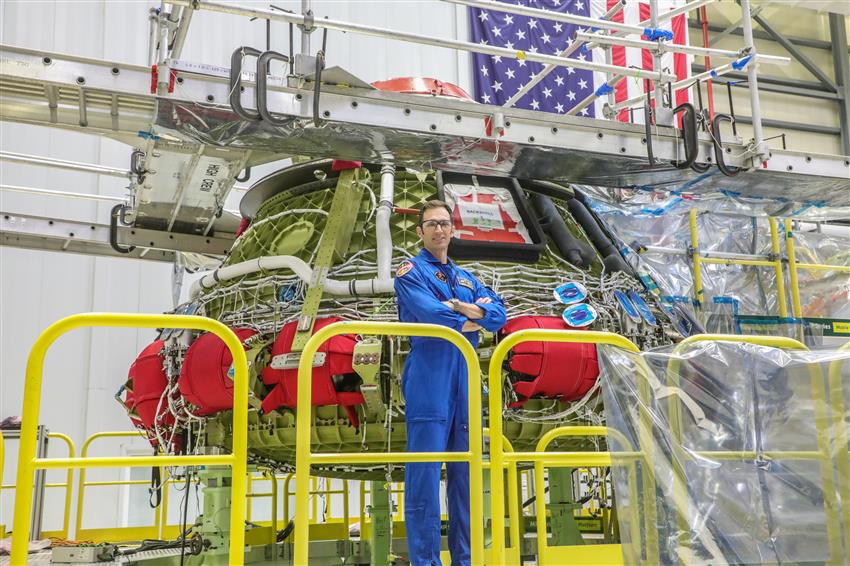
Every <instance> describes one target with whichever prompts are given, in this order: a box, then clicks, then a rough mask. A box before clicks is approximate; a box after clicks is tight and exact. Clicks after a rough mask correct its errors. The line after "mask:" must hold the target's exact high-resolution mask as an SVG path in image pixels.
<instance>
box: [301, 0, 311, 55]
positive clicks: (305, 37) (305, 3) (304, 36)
mask: <svg viewBox="0 0 850 566" xmlns="http://www.w3.org/2000/svg"><path fill="white" fill-rule="evenodd" d="M308 13H310V0H301V14H302V15H303V19H302V22H301V27H300V29H301V54H302V55H309V54H310V34H311V33H313V29H312V28H310V29H309V30H307V29H306V27H305V26H304V22H305V21H306V19H307V18H306V16H307V14H308ZM311 19H312V18H311Z"/></svg>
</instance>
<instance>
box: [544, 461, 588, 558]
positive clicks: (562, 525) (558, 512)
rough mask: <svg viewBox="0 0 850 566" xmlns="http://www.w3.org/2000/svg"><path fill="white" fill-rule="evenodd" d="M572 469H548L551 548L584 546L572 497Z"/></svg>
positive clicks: (576, 506) (575, 505)
mask: <svg viewBox="0 0 850 566" xmlns="http://www.w3.org/2000/svg"><path fill="white" fill-rule="evenodd" d="M572 472H573V470H572V468H549V509H550V512H551V514H552V515H551V518H550V520H549V523H550V528H551V529H552V546H568V545H580V544H584V539H583V538H581V532H580V531H579V528H578V523H576V520H575V510H576V509H577V508H578V507H579V506H578V505H577V504H576V502H575V499H574V497H573V478H572Z"/></svg>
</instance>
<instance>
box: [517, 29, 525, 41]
mask: <svg viewBox="0 0 850 566" xmlns="http://www.w3.org/2000/svg"><path fill="white" fill-rule="evenodd" d="M516 36H517V37H518V38H519V39H525V32H524V31H522V30H521V29H518V30H516Z"/></svg>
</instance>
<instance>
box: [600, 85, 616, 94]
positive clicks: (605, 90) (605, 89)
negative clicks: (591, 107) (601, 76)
mask: <svg viewBox="0 0 850 566" xmlns="http://www.w3.org/2000/svg"><path fill="white" fill-rule="evenodd" d="M612 92H614V87H612V86H611V85H609V84H608V83H602V84H601V85H599V88H597V89H596V96H605V95H606V94H611V93H612Z"/></svg>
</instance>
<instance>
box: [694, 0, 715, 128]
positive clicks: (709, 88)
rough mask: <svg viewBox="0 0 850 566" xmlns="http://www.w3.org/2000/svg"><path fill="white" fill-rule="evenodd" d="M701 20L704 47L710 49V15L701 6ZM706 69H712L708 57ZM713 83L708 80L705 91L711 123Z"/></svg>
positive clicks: (712, 116)
mask: <svg viewBox="0 0 850 566" xmlns="http://www.w3.org/2000/svg"><path fill="white" fill-rule="evenodd" d="M699 19H700V21H701V22H702V46H703V47H708V15H707V12H706V9H705V6H701V7H700V9H699ZM705 68H706V69H710V68H711V57H709V56H708V55H706V56H705ZM713 84H714V83H713V81H712V80H711V79H708V80H707V81H706V82H705V91H706V94H707V95H708V119H709V121H710V120H712V119H713V118H714V90H713V89H712V87H713ZM697 88H699V84H697Z"/></svg>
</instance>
